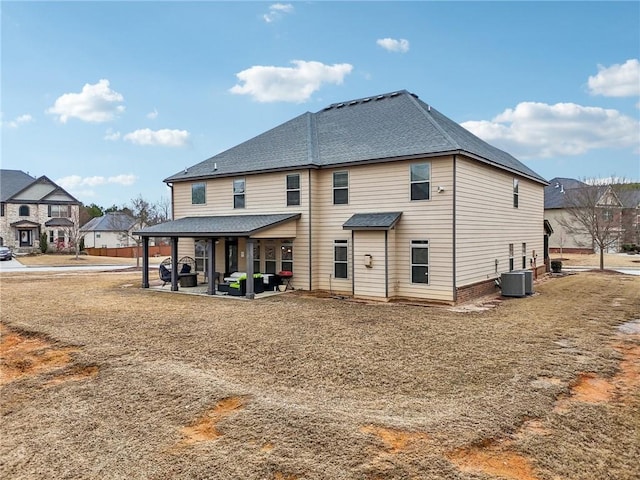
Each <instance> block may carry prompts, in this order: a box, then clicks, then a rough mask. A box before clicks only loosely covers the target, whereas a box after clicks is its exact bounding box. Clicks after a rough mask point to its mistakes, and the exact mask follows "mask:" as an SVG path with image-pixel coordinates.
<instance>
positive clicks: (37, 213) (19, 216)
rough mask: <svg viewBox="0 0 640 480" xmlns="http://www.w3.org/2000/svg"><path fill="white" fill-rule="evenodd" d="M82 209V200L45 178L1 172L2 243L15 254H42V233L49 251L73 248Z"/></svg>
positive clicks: (17, 172) (0, 235) (10, 171)
mask: <svg viewBox="0 0 640 480" xmlns="http://www.w3.org/2000/svg"><path fill="white" fill-rule="evenodd" d="M79 209H80V202H78V200H76V199H75V198H74V197H73V196H71V195H70V194H69V193H68V192H66V191H65V190H64V189H63V188H61V187H60V186H58V185H56V184H55V183H54V182H52V181H51V180H49V179H48V178H47V177H45V176H42V177H39V178H34V177H32V176H30V175H28V174H26V173H24V172H23V171H21V170H0V244H3V245H6V246H8V247H11V248H13V250H14V251H15V252H25V253H29V252H33V251H38V250H39V249H40V234H41V233H42V232H46V233H47V240H48V247H49V248H52V249H53V248H57V249H62V248H64V249H67V248H70V246H71V245H70V242H69V234H68V232H69V229H70V228H72V227H73V226H74V225H75V223H76V222H77V221H78V218H79Z"/></svg>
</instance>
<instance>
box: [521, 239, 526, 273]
mask: <svg viewBox="0 0 640 480" xmlns="http://www.w3.org/2000/svg"><path fill="white" fill-rule="evenodd" d="M526 268H527V244H526V243H523V244H522V269H523V270H524V269H526Z"/></svg>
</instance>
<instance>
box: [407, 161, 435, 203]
mask: <svg viewBox="0 0 640 480" xmlns="http://www.w3.org/2000/svg"><path fill="white" fill-rule="evenodd" d="M410 169H411V200H429V192H430V190H431V164H429V163H414V164H412V165H411V167H410Z"/></svg>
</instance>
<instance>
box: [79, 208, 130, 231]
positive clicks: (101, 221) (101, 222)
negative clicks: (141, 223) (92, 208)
mask: <svg viewBox="0 0 640 480" xmlns="http://www.w3.org/2000/svg"><path fill="white" fill-rule="evenodd" d="M135 223H136V219H135V218H133V217H132V216H131V215H127V214H126V213H121V212H110V213H107V214H105V215H103V216H101V217H94V218H92V219H91V220H89V221H88V222H87V223H85V224H84V225H83V226H82V227H81V228H80V230H81V231H83V232H124V231H129V230H130V229H131V228H132V227H133V226H134V225H135Z"/></svg>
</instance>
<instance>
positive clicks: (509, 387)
mask: <svg viewBox="0 0 640 480" xmlns="http://www.w3.org/2000/svg"><path fill="white" fill-rule="evenodd" d="M0 280H1V281H0V294H1V295H2V300H3V302H2V305H1V308H2V324H3V325H4V326H5V327H6V329H4V330H2V332H1V334H2V344H3V347H2V349H3V359H4V358H8V357H7V355H5V352H9V351H11V349H12V348H14V347H15V348H17V347H18V345H19V344H20V343H21V342H27V343H26V345H31V346H32V347H33V348H31V349H28V348H25V347H20V348H22V350H21V353H20V354H19V355H17V356H15V357H13V360H12V362H13V364H14V365H15V364H19V363H20V362H23V364H24V365H25V366H27V365H28V364H29V362H32V363H31V365H32V364H33V357H34V356H38V357H43V358H46V355H43V354H38V355H36V352H54V351H62V353H58V355H59V357H60V358H62V359H63V360H64V361H62V362H61V363H60V364H58V366H56V367H55V368H52V369H49V370H47V369H43V370H38V369H37V368H34V369H32V370H29V368H23V370H22V372H23V371H27V372H29V373H28V374H26V375H25V374H23V373H19V375H23V376H19V377H15V379H14V380H12V381H8V382H6V383H3V384H2V385H1V386H0V395H1V396H2V402H1V403H0V416H1V418H2V442H0V458H2V459H3V461H2V462H0V477H1V478H12V480H27V479H29V480H31V479H40V478H42V479H44V478H68V479H76V478H77V479H81V478H88V477H91V478H105V479H110V478H153V479H154V480H173V479H176V480H187V479H193V478H211V476H212V475H214V476H215V477H216V479H217V480H235V479H238V478H243V479H247V480H258V479H259V480H265V479H267V480H276V479H277V480H299V479H300V480H301V479H303V478H304V479H305V480H324V479H327V478H341V479H344V480H365V479H366V480H374V479H384V480H396V479H397V480H400V479H411V480H414V479H416V480H417V479H420V480H423V479H429V480H450V479H452V478H455V479H458V480H474V479H478V478H485V479H489V478H491V479H497V478H501V479H503V480H504V479H507V480H516V479H517V480H525V479H526V480H533V479H537V480H555V479H567V480H568V479H572V480H583V479H591V478H615V479H616V480H636V479H637V478H640V465H638V462H637V458H639V457H640V445H638V442H637V438H638V435H639V434H640V431H639V428H640V427H639V425H640V396H639V395H638V393H639V390H640V385H639V384H638V377H639V372H638V368H639V360H638V354H639V348H640V338H638V337H637V334H638V333H640V332H638V331H637V330H639V329H640V325H637V323H640V322H637V323H634V322H633V321H634V320H637V319H638V311H640V278H638V277H630V276H625V275H615V276H612V275H603V274H599V273H589V274H582V273H578V274H576V275H571V276H566V277H558V278H555V277H554V278H548V279H545V280H544V281H543V282H539V283H537V284H536V292H537V295H535V296H532V297H527V298H523V299H513V300H508V301H503V302H498V303H496V304H495V305H493V306H492V307H491V308H478V309H466V310H465V311H452V310H451V309H450V308H449V307H437V306H433V307H430V308H425V307H424V306H412V305H407V304H401V303H398V304H384V305H379V304H361V303H356V302H345V301H340V300H335V299H332V298H314V297H312V296H307V295H302V294H300V295H298V294H297V291H296V294H294V295H279V296H274V297H270V298H267V299H264V300H261V301H260V302H259V303H260V305H259V307H260V308H256V305H258V304H257V303H256V302H248V301H245V302H234V301H229V299H219V298H209V297H204V296H202V297H200V296H191V295H171V294H160V293H157V292H153V291H150V290H143V289H140V288H139V287H138V285H140V274H139V273H136V274H131V273H118V274H98V273H67V274H65V275H60V274H58V273H45V274H35V273H15V274H13V273H12V274H9V273H3V274H1V276H0ZM43 291H55V292H56V294H55V295H42V292H43ZM6 298H10V299H11V301H10V302H5V301H4V300H5V299H6ZM34 299H37V301H34ZM70 306H73V307H72V308H70ZM13 334H18V335H19V336H20V337H24V338H23V339H20V338H19V337H18V336H12V335H13ZM29 341H31V343H28V342H29ZM80 346H81V347H80ZM67 349H69V350H67ZM65 355H66V356H65ZM3 361H4V360H3ZM9 363H11V362H6V361H5V363H4V364H3V368H4V365H5V364H9ZM44 363H47V362H44ZM50 363H51V364H54V365H55V362H54V361H53V360H52V361H51V362H50ZM96 366H99V369H98V367H96ZM63 379H66V380H63ZM71 379H75V380H76V381H69V380H71ZM600 380H602V381H604V382H608V383H606V384H605V386H607V385H609V386H607V388H608V389H609V390H607V391H608V393H607V395H605V396H604V398H603V399H600V400H598V401H589V402H587V401H581V400H579V399H580V398H583V397H581V395H584V394H586V390H587V384H588V383H589V382H591V383H593V381H596V384H597V383H598V382H599V381H600ZM58 382H61V383H58ZM581 389H582V390H581ZM561 401H565V402H566V411H564V412H562V413H557V412H554V406H556V404H557V403H559V402H561ZM52 445H55V448H51V446H52Z"/></svg>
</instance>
